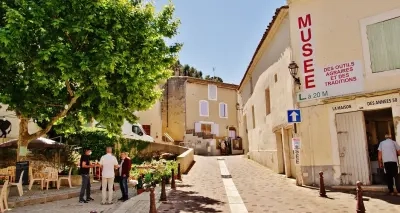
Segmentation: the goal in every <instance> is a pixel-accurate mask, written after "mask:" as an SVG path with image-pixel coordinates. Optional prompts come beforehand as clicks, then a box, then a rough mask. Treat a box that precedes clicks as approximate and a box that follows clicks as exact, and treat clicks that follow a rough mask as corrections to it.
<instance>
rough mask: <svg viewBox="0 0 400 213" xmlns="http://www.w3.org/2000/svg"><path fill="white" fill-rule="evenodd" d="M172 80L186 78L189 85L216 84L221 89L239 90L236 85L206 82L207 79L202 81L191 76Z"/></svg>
mask: <svg viewBox="0 0 400 213" xmlns="http://www.w3.org/2000/svg"><path fill="white" fill-rule="evenodd" d="M171 78H186V79H187V82H189V83H197V84H215V85H217V86H219V87H224V88H227V89H234V90H237V89H238V87H239V86H238V85H236V84H228V83H221V82H216V81H212V80H205V79H200V78H194V77H189V76H173V77H171Z"/></svg>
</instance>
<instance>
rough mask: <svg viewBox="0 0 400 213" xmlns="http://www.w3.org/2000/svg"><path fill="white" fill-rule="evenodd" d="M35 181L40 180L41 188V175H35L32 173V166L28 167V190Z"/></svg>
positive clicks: (41, 186) (41, 185) (41, 187)
mask: <svg viewBox="0 0 400 213" xmlns="http://www.w3.org/2000/svg"><path fill="white" fill-rule="evenodd" d="M35 181H40V189H41V190H43V182H44V178H43V177H41V176H40V177H35V176H34V175H33V171H32V167H29V191H30V190H31V189H32V186H33V183H34V182H35Z"/></svg>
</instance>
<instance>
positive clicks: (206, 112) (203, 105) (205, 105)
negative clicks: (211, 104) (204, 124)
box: [199, 100, 209, 117]
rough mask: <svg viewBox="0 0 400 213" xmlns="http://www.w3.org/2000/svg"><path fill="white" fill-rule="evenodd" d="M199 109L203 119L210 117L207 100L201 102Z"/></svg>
mask: <svg viewBox="0 0 400 213" xmlns="http://www.w3.org/2000/svg"><path fill="white" fill-rule="evenodd" d="M199 109H200V116H202V117H208V116H209V109H208V101H205V100H201V101H199Z"/></svg>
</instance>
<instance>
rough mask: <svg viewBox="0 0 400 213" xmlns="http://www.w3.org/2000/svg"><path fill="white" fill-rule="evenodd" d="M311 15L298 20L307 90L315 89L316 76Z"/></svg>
mask: <svg viewBox="0 0 400 213" xmlns="http://www.w3.org/2000/svg"><path fill="white" fill-rule="evenodd" d="M311 25H312V23H311V14H308V15H306V16H304V17H299V18H298V27H299V31H300V41H301V53H302V56H303V59H302V62H301V63H302V65H303V77H304V87H305V89H306V90H308V89H312V88H315V75H314V57H313V56H314V49H313V45H312V41H313V40H312V35H313V34H312V29H311Z"/></svg>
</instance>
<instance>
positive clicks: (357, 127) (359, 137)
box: [336, 111, 371, 185]
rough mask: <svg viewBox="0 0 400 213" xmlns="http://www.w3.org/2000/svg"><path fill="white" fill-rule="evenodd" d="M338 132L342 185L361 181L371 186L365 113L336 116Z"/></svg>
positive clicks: (358, 112)
mask: <svg viewBox="0 0 400 213" xmlns="http://www.w3.org/2000/svg"><path fill="white" fill-rule="evenodd" d="M336 130H337V136H338V146H339V147H338V148H339V157H340V173H341V175H340V183H341V185H355V184H356V182H357V181H361V182H363V183H364V184H366V185H370V184H371V181H370V171H369V170H370V169H369V168H370V167H369V157H368V146H367V138H366V128H365V121H364V113H363V112H362V111H357V112H349V113H343V114H337V115H336Z"/></svg>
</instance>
